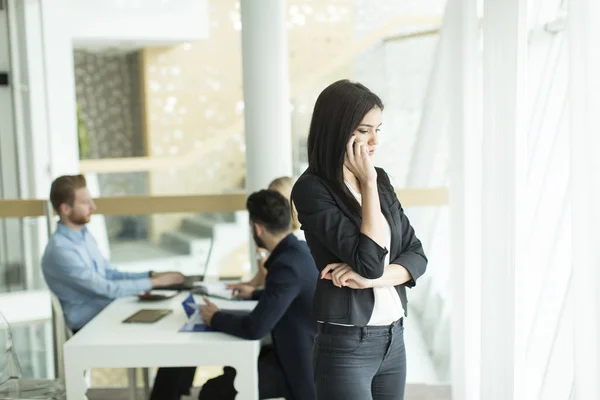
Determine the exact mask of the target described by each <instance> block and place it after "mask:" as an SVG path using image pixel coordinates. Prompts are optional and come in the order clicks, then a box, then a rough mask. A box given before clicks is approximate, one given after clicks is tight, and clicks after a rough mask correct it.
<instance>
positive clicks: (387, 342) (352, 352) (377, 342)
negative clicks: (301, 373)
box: [313, 319, 406, 400]
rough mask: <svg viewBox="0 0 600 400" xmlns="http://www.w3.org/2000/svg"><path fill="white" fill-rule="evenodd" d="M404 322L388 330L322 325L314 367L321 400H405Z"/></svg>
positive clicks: (317, 337) (319, 331) (320, 325)
mask: <svg viewBox="0 0 600 400" xmlns="http://www.w3.org/2000/svg"><path fill="white" fill-rule="evenodd" d="M403 322H404V320H403V319H401V320H400V321H397V322H395V323H394V324H392V325H389V326H366V327H357V326H340V325H332V324H327V323H325V324H319V328H318V333H317V336H316V338H315V345H314V348H313V366H314V373H315V385H316V388H317V399H319V400H371V399H373V400H403V399H404V388H405V385H406V351H405V349H404V325H403Z"/></svg>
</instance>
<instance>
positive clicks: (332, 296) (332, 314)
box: [313, 279, 352, 322]
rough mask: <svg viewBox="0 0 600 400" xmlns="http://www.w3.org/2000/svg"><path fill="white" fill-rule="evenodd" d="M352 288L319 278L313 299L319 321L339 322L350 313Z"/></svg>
mask: <svg viewBox="0 0 600 400" xmlns="http://www.w3.org/2000/svg"><path fill="white" fill-rule="evenodd" d="M350 290H352V289H348V288H338V287H335V286H334V285H333V284H332V283H331V281H329V280H326V279H319V280H317V288H316V290H315V297H314V300H313V314H314V316H315V318H316V319H317V321H325V322H339V321H340V320H346V319H347V318H348V316H349V315H350V293H349V291H350Z"/></svg>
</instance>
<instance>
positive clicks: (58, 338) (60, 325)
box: [50, 293, 150, 400]
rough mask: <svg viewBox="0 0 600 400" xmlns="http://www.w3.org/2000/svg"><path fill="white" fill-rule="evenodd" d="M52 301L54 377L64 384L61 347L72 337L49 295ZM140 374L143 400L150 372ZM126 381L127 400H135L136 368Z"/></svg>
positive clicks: (60, 312) (53, 297)
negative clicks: (142, 381) (141, 376)
mask: <svg viewBox="0 0 600 400" xmlns="http://www.w3.org/2000/svg"><path fill="white" fill-rule="evenodd" d="M50 297H51V299H52V320H53V324H52V326H53V329H54V362H55V369H56V376H57V378H58V379H59V380H61V381H62V382H63V383H64V376H65V374H64V369H65V368H64V350H63V346H64V344H65V342H66V341H67V340H69V339H70V338H71V336H73V332H71V330H70V329H69V328H68V327H67V324H66V323H65V315H64V313H63V310H62V306H61V304H60V300H58V297H56V296H55V295H54V294H53V293H50ZM142 374H143V377H144V398H148V397H149V393H150V371H149V369H148V368H142ZM86 378H87V379H88V387H89V385H90V384H91V382H90V381H89V375H88V376H86ZM127 380H128V382H129V400H136V398H137V375H136V368H128V370H127Z"/></svg>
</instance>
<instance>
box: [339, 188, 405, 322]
mask: <svg viewBox="0 0 600 400" xmlns="http://www.w3.org/2000/svg"><path fill="white" fill-rule="evenodd" d="M346 186H347V187H348V189H349V190H350V193H352V195H353V196H354V198H356V201H358V203H359V204H360V205H361V206H362V196H361V195H360V193H357V192H356V191H355V190H354V189H353V188H352V186H350V185H349V184H348V182H346ZM380 215H381V218H383V219H384V222H385V223H384V224H383V226H384V227H385V243H386V246H385V247H386V248H387V249H388V253H387V254H386V255H385V261H384V265H386V266H387V265H389V263H390V253H389V249H390V246H391V244H392V232H391V229H390V224H389V223H388V222H387V220H386V219H385V217H384V216H383V214H380ZM373 294H374V295H375V304H374V306H373V313H372V314H371V319H370V320H369V323H368V324H367V325H390V324H391V323H392V322H394V321H397V320H399V319H400V318H402V317H403V316H404V309H403V308H402V302H401V301H400V296H399V295H398V292H397V291H396V288H394V287H393V286H384V287H376V288H373Z"/></svg>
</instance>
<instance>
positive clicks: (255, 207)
mask: <svg viewBox="0 0 600 400" xmlns="http://www.w3.org/2000/svg"><path fill="white" fill-rule="evenodd" d="M246 209H247V210H248V214H250V221H252V222H255V223H258V224H261V225H263V226H264V227H265V228H266V229H267V231H269V233H271V234H274V235H279V234H282V233H286V232H288V231H289V230H290V229H291V226H292V215H291V212H290V203H289V201H288V200H287V199H286V198H285V197H283V195H282V194H281V193H279V192H276V191H274V190H260V191H258V192H254V193H252V194H251V195H250V196H248V200H246Z"/></svg>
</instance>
